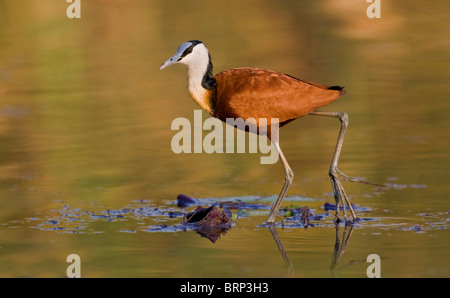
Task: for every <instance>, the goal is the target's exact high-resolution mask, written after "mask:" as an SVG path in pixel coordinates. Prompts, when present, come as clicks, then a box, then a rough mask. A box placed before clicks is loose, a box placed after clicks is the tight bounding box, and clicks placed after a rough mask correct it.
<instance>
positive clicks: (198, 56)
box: [181, 44, 212, 114]
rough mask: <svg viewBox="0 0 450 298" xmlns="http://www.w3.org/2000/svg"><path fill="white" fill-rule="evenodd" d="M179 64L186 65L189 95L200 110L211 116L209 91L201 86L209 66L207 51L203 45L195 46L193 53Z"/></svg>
mask: <svg viewBox="0 0 450 298" xmlns="http://www.w3.org/2000/svg"><path fill="white" fill-rule="evenodd" d="M181 63H183V64H186V65H187V67H188V88H189V94H191V96H192V98H193V99H194V100H195V101H196V102H197V104H198V105H199V106H200V107H201V108H202V109H204V110H205V111H207V112H208V113H210V114H211V113H212V108H211V103H210V93H211V91H210V90H207V89H205V88H204V87H203V86H202V80H203V77H204V75H205V73H206V71H207V69H208V64H209V53H208V49H207V48H206V47H205V46H204V45H203V44H200V45H197V46H196V47H195V48H194V51H193V52H192V53H191V54H190V55H189V56H187V57H185V59H183V60H182V61H181Z"/></svg>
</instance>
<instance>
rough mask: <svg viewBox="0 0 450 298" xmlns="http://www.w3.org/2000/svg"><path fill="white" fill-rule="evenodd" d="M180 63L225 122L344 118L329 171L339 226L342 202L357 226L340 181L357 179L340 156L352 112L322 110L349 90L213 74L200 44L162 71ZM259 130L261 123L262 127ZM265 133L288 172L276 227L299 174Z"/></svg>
mask: <svg viewBox="0 0 450 298" xmlns="http://www.w3.org/2000/svg"><path fill="white" fill-rule="evenodd" d="M177 63H179V64H184V65H186V66H187V76H188V91H189V94H190V95H191V96H192V98H193V99H194V101H195V102H196V103H197V104H198V105H199V106H200V107H201V108H202V109H203V110H205V111H206V112H208V113H209V114H210V115H211V116H212V117H215V118H218V119H220V120H222V121H224V122H225V121H226V119H227V118H231V119H235V118H242V119H244V120H246V119H250V118H252V119H260V118H266V119H272V118H275V119H276V118H278V121H279V122H278V124H279V127H282V126H284V125H286V124H288V123H290V122H291V121H293V120H295V119H298V118H301V117H303V116H306V115H314V116H322V117H332V118H337V119H339V120H340V122H341V127H340V130H339V135H338V140H337V144H336V147H335V151H334V154H333V158H332V161H331V164H330V168H329V172H328V173H329V177H330V180H331V184H332V188H333V195H334V199H335V202H336V213H335V219H334V221H335V223H339V222H340V218H339V210H340V203H342V211H343V215H344V219H345V223H346V224H347V222H350V223H351V222H352V221H351V220H350V219H349V218H348V216H347V213H346V210H350V213H351V217H352V220H353V222H356V221H357V217H356V215H355V212H354V210H353V208H352V205H351V203H350V200H349V198H348V196H347V194H346V192H345V190H344V187H343V186H342V184H341V182H340V181H339V178H338V176H339V175H342V176H343V177H344V178H346V179H347V180H350V181H352V179H356V178H351V177H348V176H347V175H345V174H344V173H342V172H341V171H340V170H339V169H338V161H339V156H340V153H341V150H342V145H343V142H344V135H345V132H346V130H347V127H348V115H347V113H346V112H327V111H318V110H317V109H318V108H320V107H323V106H325V105H327V104H329V103H331V102H332V101H334V100H336V99H338V98H339V97H341V96H343V95H345V94H346V93H347V91H346V90H344V87H341V86H334V85H333V86H325V85H321V84H317V83H313V82H309V81H305V80H301V79H298V78H296V77H293V76H290V75H287V74H284V73H280V72H277V71H273V70H268V69H262V68H255V67H238V68H231V69H227V70H224V71H221V72H219V73H217V74H216V75H213V64H212V62H211V55H210V52H209V50H208V48H207V47H206V46H205V44H204V43H203V42H202V41H199V40H190V41H187V42H184V43H182V44H181V45H180V46H179V47H178V50H177V52H176V53H175V54H174V55H173V56H172V57H170V58H169V59H167V60H166V61H165V62H164V63H162V65H161V66H160V68H159V70H162V69H165V68H166V67H168V66H170V65H173V64H177ZM256 126H259V123H256ZM258 128H259V127H258ZM265 129H266V130H265V131H266V135H267V137H268V138H269V139H270V140H271V141H272V144H273V145H274V146H275V148H276V149H277V151H278V154H279V159H280V160H281V163H282V165H283V168H284V171H285V181H284V185H283V187H282V189H281V191H280V194H279V196H278V198H277V200H276V201H275V203H274V204H272V206H271V209H270V213H269V216H268V218H267V220H266V223H267V224H274V223H275V218H276V216H277V214H278V211H279V209H280V206H281V203H282V201H283V199H284V197H285V196H286V193H287V191H288V189H289V187H290V186H291V184H292V181H293V178H294V172H293V171H292V169H291V167H290V166H289V163H288V162H287V159H286V157H285V156H284V154H283V152H282V150H281V147H280V144H279V140H278V138H274V132H273V131H271V126H268V127H266V128H265ZM261 131H264V130H261ZM257 133H259V131H258V132H257Z"/></svg>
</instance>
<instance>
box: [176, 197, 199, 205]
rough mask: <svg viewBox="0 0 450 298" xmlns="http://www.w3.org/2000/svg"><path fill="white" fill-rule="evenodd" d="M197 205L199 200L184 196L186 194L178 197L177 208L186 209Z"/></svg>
mask: <svg viewBox="0 0 450 298" xmlns="http://www.w3.org/2000/svg"><path fill="white" fill-rule="evenodd" d="M195 204H197V200H196V199H194V198H191V197H190V196H187V195H184V194H179V195H178V196H177V206H178V207H179V208H184V207H188V206H191V205H195Z"/></svg>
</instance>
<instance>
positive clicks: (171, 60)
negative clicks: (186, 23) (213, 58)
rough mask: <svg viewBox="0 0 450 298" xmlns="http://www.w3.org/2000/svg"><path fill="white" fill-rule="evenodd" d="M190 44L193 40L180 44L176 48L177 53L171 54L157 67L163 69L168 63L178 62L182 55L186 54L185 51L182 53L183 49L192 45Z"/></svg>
mask: <svg viewBox="0 0 450 298" xmlns="http://www.w3.org/2000/svg"><path fill="white" fill-rule="evenodd" d="M196 44H197V43H196ZM192 45H193V41H188V42H185V43H183V44H181V46H180V47H179V48H178V51H177V53H176V54H175V55H173V56H172V57H170V58H169V59H168V60H167V61H166V62H164V63H163V64H162V65H161V66H160V67H159V70H161V69H164V68H166V67H167V66H169V65H172V64H175V63H177V62H179V61H180V60H181V59H183V57H184V56H185V55H186V53H184V51H185V50H186V49H188V48H189V47H192ZM183 53H184V55H183Z"/></svg>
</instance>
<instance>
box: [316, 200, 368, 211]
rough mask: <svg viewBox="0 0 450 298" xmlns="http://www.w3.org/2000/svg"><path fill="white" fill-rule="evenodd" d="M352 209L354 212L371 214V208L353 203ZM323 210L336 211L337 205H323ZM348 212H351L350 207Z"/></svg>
mask: <svg viewBox="0 0 450 298" xmlns="http://www.w3.org/2000/svg"><path fill="white" fill-rule="evenodd" d="M352 208H353V210H354V211H358V212H369V211H370V208H368V207H360V206H356V205H355V204H353V203H352ZM323 209H324V210H325V211H336V204H333V203H328V202H326V203H325V204H324V205H323ZM339 210H342V205H340V206H339ZM346 210H349V208H348V206H346Z"/></svg>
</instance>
